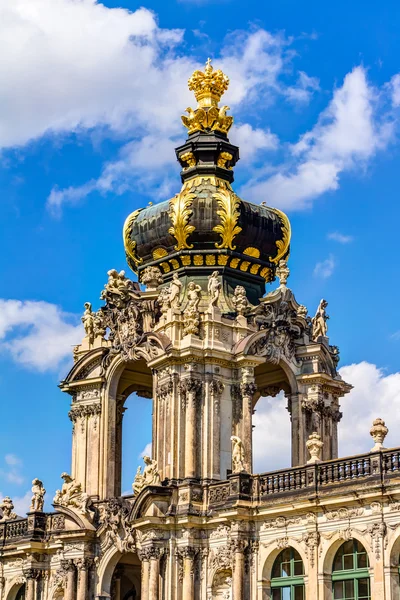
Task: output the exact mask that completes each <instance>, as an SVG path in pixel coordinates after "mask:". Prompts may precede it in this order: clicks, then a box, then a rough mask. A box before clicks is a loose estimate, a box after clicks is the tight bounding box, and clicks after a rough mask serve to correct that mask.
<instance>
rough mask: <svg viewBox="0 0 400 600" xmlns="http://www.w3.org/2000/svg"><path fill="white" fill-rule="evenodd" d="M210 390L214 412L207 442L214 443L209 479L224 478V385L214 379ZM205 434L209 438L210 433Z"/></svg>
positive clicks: (211, 410)
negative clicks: (222, 467) (222, 438)
mask: <svg viewBox="0 0 400 600" xmlns="http://www.w3.org/2000/svg"><path fill="white" fill-rule="evenodd" d="M208 389H209V391H210V395H211V409H210V412H212V435H211V439H208V440H207V442H208V444H210V443H212V448H210V456H211V464H210V465H209V473H208V477H210V478H213V477H214V476H220V477H221V478H223V477H222V473H221V396H222V392H223V391H224V384H223V383H222V381H219V380H218V379H213V380H212V381H210V383H209V386H208ZM205 433H206V435H207V437H209V433H210V432H209V431H207V430H206V428H205Z"/></svg>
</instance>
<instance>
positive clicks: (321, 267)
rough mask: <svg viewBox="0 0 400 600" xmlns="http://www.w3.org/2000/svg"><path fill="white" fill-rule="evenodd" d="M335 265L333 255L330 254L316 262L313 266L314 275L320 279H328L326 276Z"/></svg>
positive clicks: (329, 274)
mask: <svg viewBox="0 0 400 600" xmlns="http://www.w3.org/2000/svg"><path fill="white" fill-rule="evenodd" d="M335 266H336V263H335V257H334V256H333V255H332V254H330V255H329V257H328V258H326V259H325V260H322V261H321V262H317V264H316V265H315V267H314V276H315V277H320V278H321V279H328V277H330V276H331V275H332V273H333V271H334V270H335Z"/></svg>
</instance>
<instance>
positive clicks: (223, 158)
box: [217, 152, 233, 169]
mask: <svg viewBox="0 0 400 600" xmlns="http://www.w3.org/2000/svg"><path fill="white" fill-rule="evenodd" d="M232 158H233V157H232V154H231V153H230V152H220V153H219V155H218V159H217V166H218V167H221V168H222V169H231V168H232V167H227V166H226V163H227V162H229V161H230V160H232Z"/></svg>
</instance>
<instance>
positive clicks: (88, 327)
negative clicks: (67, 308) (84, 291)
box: [81, 302, 95, 345]
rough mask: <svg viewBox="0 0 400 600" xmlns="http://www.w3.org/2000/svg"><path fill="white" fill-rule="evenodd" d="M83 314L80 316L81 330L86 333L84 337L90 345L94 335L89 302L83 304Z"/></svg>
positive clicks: (92, 315) (92, 316)
mask: <svg viewBox="0 0 400 600" xmlns="http://www.w3.org/2000/svg"><path fill="white" fill-rule="evenodd" d="M84 306H85V312H84V313H83V316H82V319H81V320H82V323H83V328H84V330H85V333H86V337H87V338H88V340H89V344H90V345H92V344H93V342H94V338H95V334H94V314H93V312H92V304H91V302H85V304H84Z"/></svg>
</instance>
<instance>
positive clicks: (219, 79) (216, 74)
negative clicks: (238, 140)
mask: <svg viewBox="0 0 400 600" xmlns="http://www.w3.org/2000/svg"><path fill="white" fill-rule="evenodd" d="M188 86H189V90H191V91H192V92H194V95H195V97H196V100H197V103H198V104H197V108H196V109H195V110H193V108H190V107H188V108H187V109H186V112H187V113H188V115H189V116H186V115H184V116H182V117H181V118H182V122H183V124H184V125H185V127H187V129H188V130H189V135H190V134H191V133H195V132H196V131H208V132H209V131H219V132H220V133H225V134H226V133H228V131H229V129H230V128H231V126H232V123H233V117H230V116H228V115H227V114H226V112H227V111H228V110H229V106H226V105H225V106H221V108H219V107H218V102H219V101H220V100H221V96H222V95H223V94H224V92H226V90H227V89H228V86H229V77H228V76H227V75H225V73H223V72H222V71H221V69H218V70H216V71H214V69H213V67H212V65H211V58H209V59H208V60H207V62H206V66H205V69H204V71H199V70H197V71H195V72H194V73H193V75H192V76H191V77H190V79H189V81H188Z"/></svg>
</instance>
